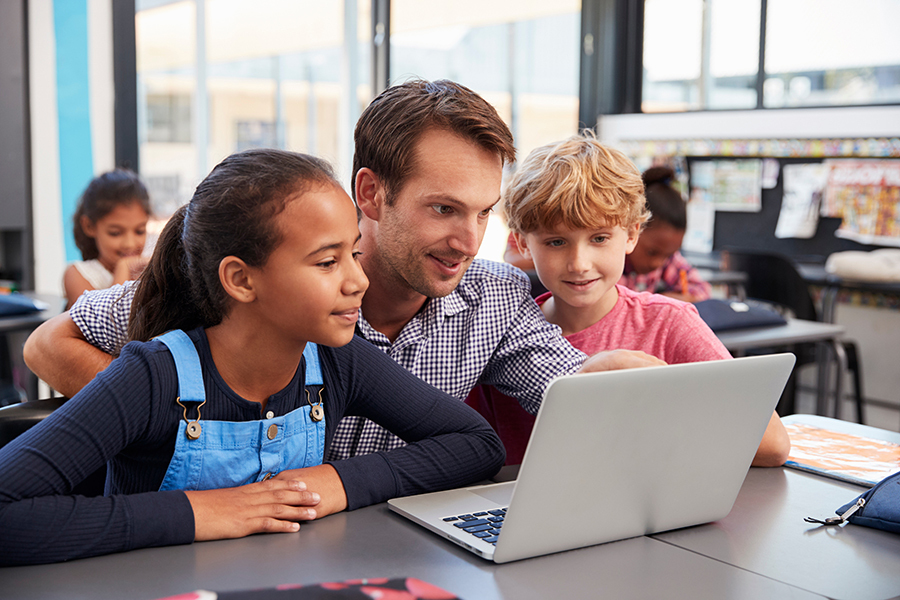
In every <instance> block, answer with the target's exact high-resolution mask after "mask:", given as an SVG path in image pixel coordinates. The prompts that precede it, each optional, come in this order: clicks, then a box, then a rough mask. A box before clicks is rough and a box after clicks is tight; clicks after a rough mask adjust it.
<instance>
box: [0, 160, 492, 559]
mask: <svg viewBox="0 0 900 600" xmlns="http://www.w3.org/2000/svg"><path fill="white" fill-rule="evenodd" d="M359 238H360V234H359V229H358V227H357V221H356V209H355V207H354V205H353V203H352V201H351V200H350V198H349V197H348V196H347V194H346V193H345V192H344V191H343V190H342V189H341V188H340V187H339V186H338V184H337V183H336V181H335V180H334V176H333V175H332V173H331V171H330V168H329V167H328V165H327V164H326V163H324V162H323V161H321V160H318V159H316V158H312V157H309V156H304V155H300V154H294V153H290V152H283V151H276V150H249V151H246V152H242V153H239V154H235V155H232V156H230V157H229V158H226V159H225V160H224V161H223V162H222V163H221V164H219V165H218V166H217V167H215V168H214V169H213V171H212V172H211V173H210V174H209V176H208V177H207V178H206V179H205V180H204V181H203V182H201V183H200V185H199V186H198V187H197V190H196V191H195V193H194V196H193V198H192V200H191V202H190V203H189V204H188V205H186V206H184V207H182V208H181V209H179V211H177V212H176V213H175V215H174V216H173V218H172V219H171V220H170V221H169V223H168V224H167V225H166V228H165V229H164V231H163V233H162V234H161V236H160V240H159V242H158V243H157V246H156V249H155V251H154V254H153V258H152V259H151V262H150V265H149V266H148V268H147V271H146V272H145V273H144V275H143V276H142V278H141V282H140V284H139V288H138V290H137V293H136V297H135V302H134V304H133V305H132V321H131V329H130V331H131V336H132V339H137V340H149V339H150V338H152V337H153V336H157V335H159V334H162V333H163V332H166V331H170V330H177V331H175V332H174V333H169V334H166V335H164V336H161V337H159V338H157V339H153V340H151V341H143V342H132V343H129V344H127V345H126V346H125V347H124V348H123V350H122V353H121V355H120V356H119V358H118V359H116V360H115V361H114V362H113V363H112V364H111V365H110V366H109V367H107V368H106V369H105V370H104V371H103V372H101V373H100V374H99V375H98V376H97V377H96V378H95V379H94V380H93V381H92V382H91V383H90V384H88V385H87V386H86V387H85V388H84V389H83V390H82V391H81V392H80V393H78V394H76V395H75V396H74V397H73V398H72V399H71V400H70V401H68V402H67V403H66V404H65V405H63V407H62V408H60V409H59V410H57V411H55V412H54V413H53V414H52V415H51V416H50V417H48V418H47V419H45V420H44V421H43V422H42V423H41V424H40V425H38V426H36V427H34V428H32V429H30V430H29V431H28V432H26V433H25V434H23V435H21V436H19V437H18V438H16V439H15V440H13V442H11V443H10V444H9V445H7V446H6V447H4V448H3V449H2V450H0V564H23V563H39V562H54V561H60V560H67V559H71V558H76V557H84V556H92V555H97V554H105V553H110V552H118V551H124V550H129V549H133V548H140V547H146V546H161V545H169V544H183V543H190V542H192V541H194V540H209V539H222V538H232V537H241V536H245V535H248V534H251V533H258V532H292V531H297V530H298V529H299V524H298V521H303V520H310V519H315V518H318V517H323V516H325V515H328V514H331V513H333V512H337V511H340V510H344V509H346V508H349V509H354V508H357V507H361V506H366V505H368V504H372V503H376V502H382V501H384V500H387V499H388V498H392V497H395V496H403V495H408V494H416V493H421V492H424V491H429V490H436V489H442V488H449V487H456V486H460V485H465V484H467V483H471V482H474V481H478V480H481V479H484V478H485V477H489V476H490V475H492V474H493V473H495V472H496V471H497V470H498V469H499V467H500V465H502V463H503V458H504V453H503V447H502V444H501V443H500V441H499V439H498V438H497V436H496V434H495V433H494V432H493V430H492V429H491V428H490V427H489V426H488V424H487V423H486V422H485V421H484V420H483V419H482V418H481V417H479V416H478V415H477V414H475V413H474V412H473V411H471V410H470V409H469V408H468V407H466V406H464V405H463V403H461V402H459V401H457V400H455V399H454V398H451V397H450V396H448V395H446V394H444V393H443V392H440V391H438V390H437V389H435V388H433V387H431V386H429V385H428V384H426V383H425V382H423V381H422V380H420V379H418V378H417V377H415V376H414V375H412V374H410V373H409V372H407V371H406V370H405V369H403V368H402V367H400V366H399V365H398V364H397V363H395V362H394V361H393V360H392V359H391V358H390V357H388V356H387V355H386V354H384V353H382V352H381V351H380V350H378V349H376V348H375V347H374V346H371V345H370V344H368V343H367V342H365V341H363V340H361V339H360V338H357V337H355V336H354V329H355V325H356V321H357V317H358V310H359V306H360V301H361V298H362V294H363V292H364V291H365V289H366V287H367V286H368V281H367V279H366V277H365V275H364V273H363V271H362V269H361V267H360V265H359V262H358V254H359V252H358V244H359ZM182 332H187V333H186V334H185V333H182ZM345 414H352V415H360V416H364V417H367V418H369V419H372V420H373V421H375V422H377V423H379V424H380V425H382V426H384V427H385V428H387V429H388V430H389V431H391V432H393V433H394V434H396V435H398V436H400V437H401V438H402V439H403V440H404V441H406V442H408V443H409V445H407V446H404V447H402V448H399V449H397V450H393V451H390V452H379V453H375V454H369V455H364V456H358V457H354V458H351V459H348V460H343V461H338V462H334V463H326V464H323V463H322V457H323V452H324V448H325V447H326V446H328V445H329V444H330V443H331V439H332V437H333V436H334V430H335V428H336V426H337V424H338V421H339V420H340V419H341V418H342V417H343V416H344V415H345ZM223 447H227V448H228V450H227V451H225V450H222V448H223ZM107 461H108V475H107V481H106V492H105V496H101V497H97V498H85V497H80V496H71V495H70V494H71V489H72V486H73V485H74V484H75V483H77V482H78V481H79V480H80V479H82V478H84V477H85V476H86V475H87V474H90V473H92V472H93V471H94V470H96V469H97V468H98V467H99V466H101V465H102V464H104V463H107Z"/></svg>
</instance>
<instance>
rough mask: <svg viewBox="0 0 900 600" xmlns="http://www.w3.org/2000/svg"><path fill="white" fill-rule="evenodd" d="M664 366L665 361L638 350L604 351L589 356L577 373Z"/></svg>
mask: <svg viewBox="0 0 900 600" xmlns="http://www.w3.org/2000/svg"><path fill="white" fill-rule="evenodd" d="M665 364H666V361H664V360H662V359H659V358H657V357H655V356H653V355H651V354H647V353H646V352H642V351H640V350H604V351H603V352H598V353H596V354H593V355H591V356H589V357H588V358H587V360H585V361H584V364H583V365H582V366H581V369H579V370H578V372H579V373H592V372H596V371H618V370H619V369H639V368H641V367H661V366H663V365H665Z"/></svg>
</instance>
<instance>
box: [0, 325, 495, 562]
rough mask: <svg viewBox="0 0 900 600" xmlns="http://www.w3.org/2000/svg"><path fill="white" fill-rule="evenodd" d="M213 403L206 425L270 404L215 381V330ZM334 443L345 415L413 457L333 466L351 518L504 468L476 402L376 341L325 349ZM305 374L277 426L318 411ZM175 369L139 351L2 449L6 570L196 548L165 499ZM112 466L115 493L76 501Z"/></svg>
mask: <svg viewBox="0 0 900 600" xmlns="http://www.w3.org/2000/svg"><path fill="white" fill-rule="evenodd" d="M189 336H190V337H191V339H192V340H193V341H194V344H195V346H196V347H197V351H198V353H199V355H200V362H201V365H202V370H203V383H204V385H205V388H206V397H207V402H206V404H205V405H204V406H203V409H202V420H201V423H202V422H203V421H204V420H221V421H254V420H259V419H260V418H261V415H260V405H259V403H256V402H250V401H248V400H245V399H243V398H241V397H240V396H238V395H237V394H236V393H235V392H234V391H232V390H231V389H230V388H229V387H228V385H227V384H226V383H225V381H224V380H223V379H222V377H221V375H220V374H219V372H218V371H217V370H216V367H215V364H214V363H213V361H212V356H211V354H210V350H209V343H208V341H207V338H206V334H205V332H204V330H203V329H196V330H194V331H191V332H189ZM319 362H320V363H321V367H322V375H323V379H324V387H325V394H324V398H325V399H324V408H325V423H326V427H325V445H326V449H327V447H328V445H329V444H330V443H331V440H332V438H333V437H334V430H335V428H336V426H337V424H338V421H340V419H341V417H343V416H344V415H359V416H363V417H366V418H368V419H371V420H373V421H375V422H377V423H379V424H381V425H382V426H384V427H386V428H387V429H388V430H390V431H392V432H394V433H395V434H396V435H398V436H400V437H401V438H402V439H404V440H405V441H407V442H409V445H408V446H405V447H402V448H398V449H396V450H392V451H390V452H377V453H374V454H368V455H364V456H357V457H354V458H350V459H347V460H342V461H336V462H333V463H331V464H332V466H333V467H334V468H335V470H336V471H337V473H338V475H339V476H340V478H341V481H342V482H343V485H344V489H345V491H346V494H347V502H348V508H349V509H350V510H352V509H355V508H359V507H362V506H367V505H369V504H373V503H377V502H382V501H385V500H387V499H389V498H393V497H397V496H405V495H409V494H416V493H422V492H426V491H433V490H437V489H447V488H452V487H458V486H461V485H466V484H468V483H471V482H474V481H478V480H481V479H484V478H487V477H490V476H491V475H493V474H494V473H496V472H497V470H498V469H499V468H500V466H501V465H502V464H503V460H504V455H505V453H504V450H503V445H502V444H501V443H500V440H499V439H498V438H497V436H496V434H495V433H494V432H493V430H492V429H491V428H490V426H489V425H488V424H487V422H486V421H484V419H482V418H481V417H480V416H479V415H478V414H476V413H475V412H474V411H473V410H471V409H470V408H469V407H468V406H466V405H465V404H464V403H462V402H459V401H458V400H456V399H454V398H452V397H450V396H448V395H446V394H444V393H443V392H441V391H439V390H437V389H436V388H434V387H432V386H430V385H428V384H427V383H425V382H423V381H422V380H420V379H419V378H417V377H415V376H414V375H411V374H410V373H409V372H407V371H406V370H405V369H403V368H402V367H400V366H399V365H397V364H396V363H395V362H394V361H393V360H391V359H390V358H389V357H388V356H386V355H385V354H384V353H383V352H380V351H379V350H378V349H376V348H375V347H373V346H371V345H370V344H369V343H368V342H366V341H364V340H362V339H360V338H357V337H354V338H353V340H352V341H351V342H350V343H349V344H347V345H346V346H343V347H340V348H329V347H324V346H320V347H319ZM304 369H305V363H304V362H301V364H300V367H299V368H298V369H297V372H296V374H295V375H294V378H293V380H292V381H291V383H290V385H288V386H287V387H286V388H284V389H283V390H282V391H280V392H278V393H277V394H275V395H273V396H271V397H270V398H269V400H268V402H267V405H266V412H267V413H268V412H269V411H272V412H273V413H275V416H280V415H284V414H287V413H288V412H290V411H292V410H294V409H295V408H299V407H301V406H304V405H306V402H307V400H306V395H305V393H304ZM177 395H178V380H177V375H176V370H175V362H174V360H173V358H172V355H171V354H170V353H169V351H168V350H167V349H166V347H165V346H164V345H163V344H162V343H161V342H158V341H150V342H147V343H137V342H135V343H131V344H129V345H127V346H126V347H125V348H124V349H123V351H122V354H121V356H120V357H119V358H118V359H116V360H115V361H113V363H112V364H110V366H109V367H107V369H106V370H104V371H103V372H102V373H100V374H99V375H98V376H97V377H96V378H95V379H94V380H93V381H92V382H91V383H90V384H89V385H88V386H86V387H85V388H84V389H83V390H82V391H81V392H79V393H78V394H77V395H76V396H74V397H73V398H72V399H71V400H69V401H68V402H66V403H65V404H64V405H63V406H62V407H61V408H59V409H58V410H56V411H54V412H53V414H52V415H50V416H49V417H47V418H46V419H44V421H43V422H42V423H40V424H39V425H37V426H35V427H33V428H32V429H30V430H29V431H27V432H26V433H24V434H22V435H21V436H19V437H18V438H16V439H15V440H13V441H12V442H11V443H10V444H8V445H7V446H6V447H4V448H2V449H0V564H3V565H11V564H29V563H44V562H57V561H61V560H67V559H71V558H79V557H86V556H94V555H99V554H108V553H111V552H119V551H125V550H130V549H134V548H142V547H148V546H163V545H170V544H185V543H191V542H192V541H193V539H194V515H193V511H192V509H191V505H190V502H189V501H188V499H187V495H186V494H185V493H184V492H183V491H179V490H176V491H165V492H160V491H158V490H159V486H160V485H161V483H162V481H163V477H164V475H165V472H166V470H167V468H168V465H169V461H170V460H171V458H172V454H173V452H174V448H175V437H176V433H177V429H178V423H179V421H180V420H181V419H182V418H183V410H182V408H181V407H180V406H178V405H177V404H176V403H175V398H176V397H177ZM107 461H108V475H107V482H106V493H105V495H104V496H101V497H97V498H86V497H83V496H71V495H69V494H71V490H72V487H73V486H74V485H76V484H77V483H79V482H80V481H82V480H83V479H84V478H85V477H87V476H88V475H89V474H91V473H93V472H94V471H95V470H97V469H98V468H99V467H101V466H102V465H103V464H104V463H107Z"/></svg>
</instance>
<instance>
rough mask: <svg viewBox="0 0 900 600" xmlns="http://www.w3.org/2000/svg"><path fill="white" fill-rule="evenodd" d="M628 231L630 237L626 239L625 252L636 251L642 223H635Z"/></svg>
mask: <svg viewBox="0 0 900 600" xmlns="http://www.w3.org/2000/svg"><path fill="white" fill-rule="evenodd" d="M625 231H626V232H627V233H628V239H627V240H626V241H625V254H631V253H632V252H634V248H635V246H637V243H638V239H639V238H640V237H641V224H640V223H635V224H634V226H632V227H629V228H628V229H626V230H625Z"/></svg>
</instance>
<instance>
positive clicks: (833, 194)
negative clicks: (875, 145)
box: [822, 160, 900, 246]
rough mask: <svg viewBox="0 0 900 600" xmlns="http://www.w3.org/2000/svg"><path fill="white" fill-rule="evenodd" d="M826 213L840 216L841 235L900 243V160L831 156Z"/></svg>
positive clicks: (868, 241) (838, 233)
mask: <svg viewBox="0 0 900 600" xmlns="http://www.w3.org/2000/svg"><path fill="white" fill-rule="evenodd" d="M826 164H827V165H828V167H829V173H828V184H827V186H826V188H825V196H824V202H823V204H822V215H823V216H828V217H839V218H840V219H841V226H840V228H838V230H837V231H836V232H835V235H836V236H838V237H842V238H846V239H850V240H854V241H856V242H859V243H861V244H873V245H878V246H900V161H897V160H830V161H827V162H826Z"/></svg>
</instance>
